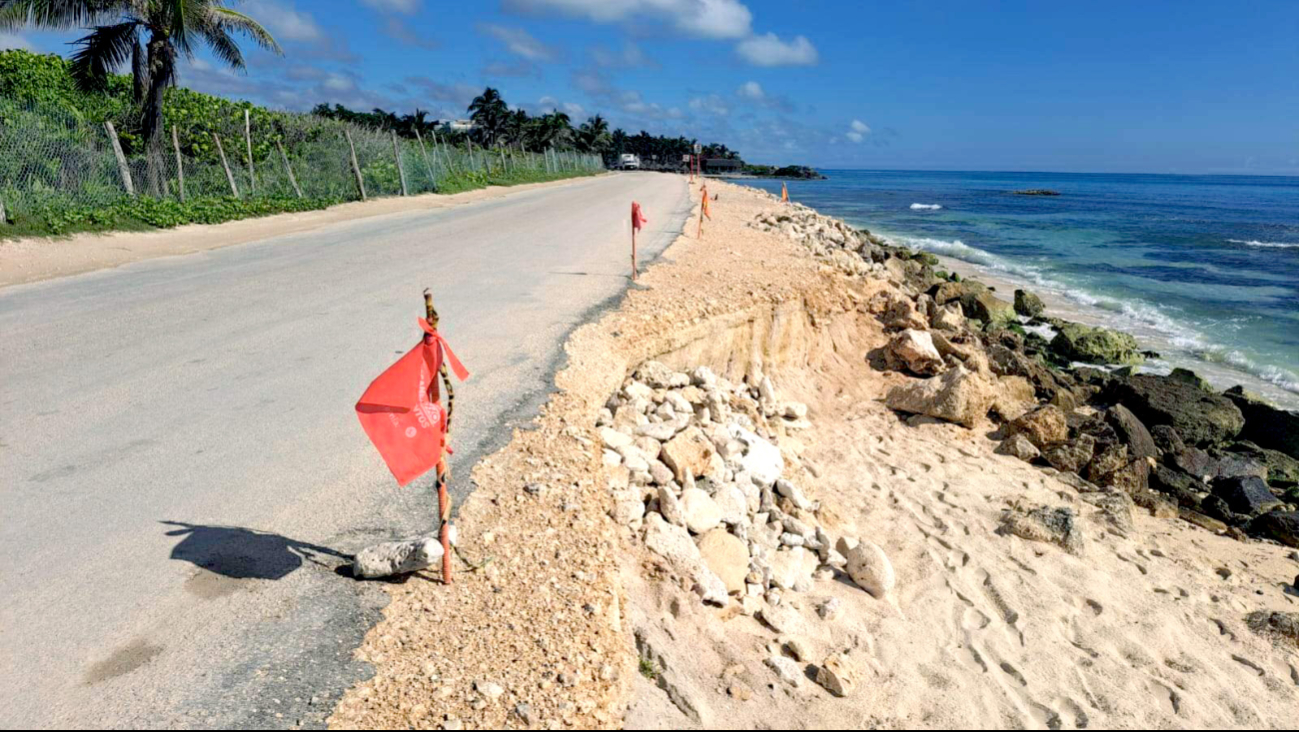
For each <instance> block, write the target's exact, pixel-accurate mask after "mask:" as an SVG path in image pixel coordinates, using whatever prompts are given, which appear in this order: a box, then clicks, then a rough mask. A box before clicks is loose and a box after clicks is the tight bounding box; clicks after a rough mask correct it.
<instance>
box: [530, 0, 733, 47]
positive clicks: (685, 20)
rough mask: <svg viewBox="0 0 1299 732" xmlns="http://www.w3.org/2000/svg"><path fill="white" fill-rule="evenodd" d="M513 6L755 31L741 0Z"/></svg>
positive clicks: (711, 33)
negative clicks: (644, 17)
mask: <svg viewBox="0 0 1299 732" xmlns="http://www.w3.org/2000/svg"><path fill="white" fill-rule="evenodd" d="M505 5H506V7H507V8H509V9H511V10H516V11H524V12H532V13H539V14H543V13H547V12H557V13H561V14H564V15H568V16H572V17H577V18H585V19H587V20H592V21H595V22H597V23H614V22H620V21H625V20H630V19H632V18H634V17H640V16H648V17H652V18H657V19H661V20H664V21H667V22H669V23H671V24H672V25H673V26H675V27H676V28H677V29H678V30H681V31H684V32H686V33H689V34H691V35H696V36H701V37H704V38H728V39H729V38H744V37H745V36H747V35H749V34H750V33H751V32H752V24H753V13H751V12H750V11H749V8H748V7H747V6H746V5H745V4H744V3H742V2H739V0H506V3H505Z"/></svg>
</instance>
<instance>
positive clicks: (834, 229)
mask: <svg viewBox="0 0 1299 732" xmlns="http://www.w3.org/2000/svg"><path fill="white" fill-rule="evenodd" d="M749 226H750V227H752V228H755V229H757V230H759V231H765V232H774V233H778V234H782V235H784V236H787V237H789V238H790V239H792V240H793V241H795V242H796V243H798V244H801V245H803V246H804V247H807V248H808V249H809V250H811V252H812V253H813V254H814V255H815V256H817V257H819V258H821V259H824V260H826V261H829V262H830V263H831V264H833V265H835V266H836V267H838V268H839V269H841V270H843V271H845V272H848V273H850V274H857V275H866V276H875V277H882V276H884V275H886V274H887V270H886V268H885V266H884V263H885V262H886V261H887V260H888V258H889V251H888V247H887V245H886V244H885V242H884V240H883V239H881V238H880V237H878V236H875V235H874V234H872V233H870V232H869V231H866V230H864V229H862V230H857V229H854V228H852V227H851V226H849V225H847V224H845V223H844V222H842V221H840V220H839V219H834V218H830V217H829V216H823V215H821V214H819V213H817V212H816V211H815V210H813V209H810V208H808V207H806V206H803V205H801V204H797V203H795V204H791V205H789V206H785V207H782V208H781V209H780V210H778V211H769V212H764V213H761V214H759V215H758V216H757V217H756V218H755V219H754V220H753V221H751V222H749Z"/></svg>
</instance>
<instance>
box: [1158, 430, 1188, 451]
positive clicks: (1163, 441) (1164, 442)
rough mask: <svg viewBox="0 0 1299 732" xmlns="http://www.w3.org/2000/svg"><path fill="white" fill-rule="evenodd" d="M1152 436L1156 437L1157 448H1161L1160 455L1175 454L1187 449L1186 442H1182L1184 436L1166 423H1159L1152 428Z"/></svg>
mask: <svg viewBox="0 0 1299 732" xmlns="http://www.w3.org/2000/svg"><path fill="white" fill-rule="evenodd" d="M1150 436H1151V437H1153V438H1155V448H1157V449H1158V450H1159V454H1160V455H1166V454H1169V453H1171V454H1173V455H1176V454H1177V453H1179V452H1181V451H1182V450H1185V449H1186V443H1185V442H1182V436H1181V435H1179V434H1177V430H1175V429H1173V428H1172V427H1170V426H1168V425H1166V424H1157V425H1155V426H1154V427H1152V428H1151V430H1150Z"/></svg>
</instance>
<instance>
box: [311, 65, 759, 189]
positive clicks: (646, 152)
mask: <svg viewBox="0 0 1299 732" xmlns="http://www.w3.org/2000/svg"><path fill="white" fill-rule="evenodd" d="M311 111H312V113H313V114H317V115H320V116H322V117H328V118H330V119H337V120H342V121H345V122H350V123H353V124H357V125H362V126H366V127H373V128H375V129H380V130H385V131H386V130H393V131H395V132H396V133H397V134H398V135H401V136H403V137H410V138H414V137H416V136H417V135H418V136H421V137H430V136H432V135H434V134H436V135H438V136H439V137H440V138H442V139H444V140H446V142H447V143H448V144H455V145H463V144H466V143H467V142H472V143H473V144H476V145H479V146H481V147H486V148H496V147H508V148H516V149H519V150H526V151H532V152H541V151H543V150H547V149H550V148H554V149H556V150H574V151H577V152H583V153H593V154H596V155H600V156H602V157H604V159H605V161H606V162H607V163H610V164H612V163H613V162H615V161H616V160H617V159H618V158H619V157H620V156H621V155H623V154H625V153H631V154H633V155H637V156H639V157H640V159H641V161H642V166H643V167H647V168H659V169H669V170H675V169H677V168H681V167H684V163H683V162H682V160H683V158H684V156H686V155H689V154H692V153H693V152H694V146H695V143H696V142H697V140H695V139H694V138H686V137H683V136H677V137H668V136H666V135H651V134H650V133H648V132H646V131H645V130H641V131H640V132H638V133H636V134H634V135H632V134H628V133H627V132H626V131H625V130H623V129H621V128H616V129H612V130H611V129H609V121H608V120H606V119H605V118H604V116H603V115H599V114H596V115H592V116H591V117H589V118H587V120H586V121H585V122H582V123H580V124H578V125H577V126H576V127H574V126H573V121H572V118H571V117H569V115H568V114H566V113H564V112H561V111H559V110H557V109H553V110H551V111H550V112H548V113H545V114H529V113H528V111H527V110H526V109H522V108H517V107H516V108H513V109H511V108H510V106H509V105H508V104H507V103H506V102H505V99H504V98H503V97H502V96H501V93H500V92H499V91H498V90H496V89H493V88H492V87H490V86H489V87H487V88H486V89H484V90H483V93H482V94H479V95H478V96H476V97H474V99H473V100H472V101H471V102H470V103H469V106H468V107H467V108H466V110H465V112H466V114H467V115H468V116H469V120H470V121H471V122H473V128H472V129H470V130H463V129H455V128H452V127H451V126H450V125H449V124H448V123H447V122H444V121H441V120H435V119H430V118H429V113H428V112H427V111H425V110H422V109H418V108H416V109H415V110H414V111H413V112H411V113H410V114H404V115H403V114H397V113H396V112H391V111H388V110H385V109H380V108H375V109H372V110H371V111H369V112H364V111H358V110H353V109H348V108H347V107H344V106H343V105H341V104H334V105H329V104H319V105H316V107H315V108H314V109H312V110H311ZM701 150H702V155H703V156H704V157H706V158H727V159H731V160H739V159H740V154H739V152H738V151H735V150H731V149H730V148H728V147H727V146H726V145H723V144H720V143H709V144H707V145H703V146H701Z"/></svg>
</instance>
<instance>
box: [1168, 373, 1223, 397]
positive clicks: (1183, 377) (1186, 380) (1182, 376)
mask: <svg viewBox="0 0 1299 732" xmlns="http://www.w3.org/2000/svg"><path fill="white" fill-rule="evenodd" d="M1168 378H1170V379H1172V380H1173V381H1180V382H1182V383H1183V384H1190V385H1191V386H1194V387H1196V388H1197V389H1199V390H1200V391H1213V387H1212V386H1210V385H1209V382H1207V381H1205V380H1204V379H1203V378H1201V377H1200V375H1199V374H1197V373H1195V372H1194V371H1192V370H1190V369H1184V368H1181V367H1178V368H1175V369H1173V373H1171V374H1169V375H1168Z"/></svg>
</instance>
